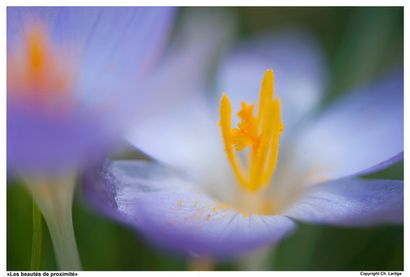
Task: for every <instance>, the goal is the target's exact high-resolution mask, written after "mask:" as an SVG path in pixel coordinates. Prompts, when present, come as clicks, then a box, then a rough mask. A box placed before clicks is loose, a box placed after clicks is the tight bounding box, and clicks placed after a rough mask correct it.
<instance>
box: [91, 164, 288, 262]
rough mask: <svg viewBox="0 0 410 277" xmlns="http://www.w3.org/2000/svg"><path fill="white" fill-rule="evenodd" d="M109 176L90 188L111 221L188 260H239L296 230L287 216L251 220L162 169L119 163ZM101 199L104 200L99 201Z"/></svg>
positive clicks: (107, 172) (110, 168) (109, 169)
mask: <svg viewBox="0 0 410 277" xmlns="http://www.w3.org/2000/svg"><path fill="white" fill-rule="evenodd" d="M103 176H104V178H103V180H101V182H96V181H95V179H92V178H91V179H90V178H89V179H88V180H87V182H86V190H87V191H88V195H91V197H93V198H94V201H93V202H94V203H97V206H98V207H99V209H102V210H103V212H105V213H106V214H107V207H110V208H109V210H110V212H109V214H110V215H111V216H114V217H115V218H116V219H118V218H120V220H121V221H122V222H126V223H128V224H130V225H131V226H132V227H134V228H136V229H137V230H139V231H140V232H142V233H143V234H144V235H145V236H146V237H148V238H149V239H151V240H153V241H154V242H155V243H156V244H158V245H160V246H162V247H165V248H168V249H171V250H176V251H179V252H182V253H185V254H191V255H200V256H207V257H209V256H218V257H227V256H231V255H238V254H240V253H241V252H244V251H249V250H252V249H255V248H257V247H263V246H268V245H271V244H274V243H277V242H278V241H279V240H281V239H283V238H284V237H285V236H286V235H288V234H290V233H291V232H292V231H293V230H294V228H295V225H294V223H293V222H292V221H291V220H289V219H287V218H286V217H283V216H261V215H249V216H247V215H243V214H241V213H239V212H237V211H235V210H233V209H230V208H226V207H223V206H221V205H220V203H218V202H217V201H216V200H214V199H212V198H211V197H210V196H208V195H207V194H206V193H205V192H204V191H201V189H200V187H198V185H197V184H193V183H191V181H190V180H189V179H187V178H185V177H184V176H182V175H181V174H178V173H176V172H174V171H171V170H170V169H167V168H164V167H162V166H160V165H158V164H153V163H148V162H144V161H116V162H112V163H110V164H108V166H107V167H106V168H105V170H104V172H103ZM96 194H98V195H104V197H101V198H99V200H97V201H95V198H96ZM107 195H108V196H107ZM107 199H111V200H109V201H107ZM112 200H114V201H112ZM113 202H114V204H113Z"/></svg>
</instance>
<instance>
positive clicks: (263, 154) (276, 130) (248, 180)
mask: <svg viewBox="0 0 410 277" xmlns="http://www.w3.org/2000/svg"><path fill="white" fill-rule="evenodd" d="M273 84H274V76H273V71H272V70H271V69H268V70H266V72H265V76H264V78H263V81H262V85H261V89H260V96H259V97H260V99H259V105H258V111H257V113H256V114H255V113H254V107H255V106H254V104H247V103H245V102H242V103H241V110H240V111H239V112H238V113H237V115H238V117H239V119H240V121H239V123H238V126H237V127H236V128H232V119H231V117H232V115H231V114H232V106H231V102H230V100H229V98H228V96H227V95H226V94H224V95H223V96H222V98H221V103H220V116H221V117H220V122H219V125H220V127H221V130H222V137H223V142H224V146H225V151H226V154H227V156H228V160H229V162H230V164H231V167H232V169H233V172H234V174H235V177H236V179H237V181H238V183H239V184H240V186H241V187H243V188H245V189H247V190H248V191H251V192H256V191H258V190H259V189H260V188H262V187H264V186H265V185H266V184H268V182H269V180H270V178H271V176H272V175H273V173H274V172H275V169H276V164H277V158H278V152H279V151H278V150H279V137H280V135H281V133H282V131H283V128H284V125H283V123H282V120H281V116H280V105H281V102H280V100H279V98H278V97H274V96H273V87H274V85H273ZM247 148H249V149H250V151H249V153H248V156H247V159H246V161H245V162H243V161H241V160H240V159H239V157H238V153H237V152H240V151H243V150H245V149H247Z"/></svg>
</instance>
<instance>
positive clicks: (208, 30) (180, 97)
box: [127, 13, 232, 176]
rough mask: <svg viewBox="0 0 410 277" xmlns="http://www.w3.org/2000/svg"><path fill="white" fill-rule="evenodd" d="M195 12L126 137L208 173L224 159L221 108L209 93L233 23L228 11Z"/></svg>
mask: <svg viewBox="0 0 410 277" xmlns="http://www.w3.org/2000/svg"><path fill="white" fill-rule="evenodd" d="M194 15H195V16H194ZM194 15H190V14H188V16H189V17H188V18H187V19H186V20H185V21H183V22H182V29H181V30H180V33H179V34H177V37H176V38H175V44H174V45H173V47H171V48H170V49H169V52H168V53H166V54H167V55H166V57H167V59H166V60H165V61H164V62H163V63H162V64H161V65H160V66H159V68H158V70H157V71H156V72H155V73H154V74H153V76H152V78H151V80H152V82H149V83H148V84H147V86H146V87H145V91H147V93H146V94H144V95H143V99H144V102H141V104H142V105H137V106H136V109H137V110H138V114H137V118H136V120H135V122H134V124H133V129H132V130H131V131H130V132H129V134H128V136H127V139H128V141H129V142H130V143H131V144H132V145H134V146H136V147H137V148H138V149H141V150H142V151H144V152H145V153H146V154H148V155H149V156H151V157H153V158H154V159H157V160H159V161H161V162H164V163H167V164H169V165H172V166H174V167H177V168H182V169H184V170H186V171H189V172H194V173H193V174H201V175H203V176H204V175H209V172H212V171H213V169H215V168H221V167H223V165H220V163H219V162H220V161H221V162H222V163H223V162H224V161H225V157H224V152H223V146H222V145H221V141H222V140H221V137H220V131H219V127H218V118H217V116H218V113H217V112H215V113H213V112H212V111H211V109H210V105H209V103H208V100H207V97H208V96H207V95H206V94H207V92H208V91H209V89H208V87H207V86H208V83H207V81H208V77H209V75H208V72H209V70H210V68H211V66H212V64H213V62H214V61H216V58H217V54H218V52H219V51H220V49H221V47H223V46H224V45H225V44H226V43H227V42H228V41H229V37H230V30H231V25H232V22H231V20H230V19H229V16H225V13H222V14H213V13H212V14H210V15H212V16H208V17H207V16H205V15H206V14H201V13H195V14H194ZM228 15H229V14H228Z"/></svg>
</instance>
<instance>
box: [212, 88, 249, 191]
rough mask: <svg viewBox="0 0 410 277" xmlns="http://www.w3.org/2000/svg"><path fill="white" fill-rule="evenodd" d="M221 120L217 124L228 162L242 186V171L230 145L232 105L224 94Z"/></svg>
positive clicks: (244, 184) (243, 182) (243, 178)
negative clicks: (220, 131) (219, 127)
mask: <svg viewBox="0 0 410 277" xmlns="http://www.w3.org/2000/svg"><path fill="white" fill-rule="evenodd" d="M220 113H221V114H220V115H221V120H220V122H219V125H220V126H221V130H222V137H223V140H224V145H225V151H226V154H227V156H228V159H229V162H230V163H231V166H232V169H233V171H234V174H235V176H236V178H237V180H238V182H239V183H240V184H241V185H242V186H246V181H245V177H244V176H243V173H242V172H243V171H242V168H241V166H240V165H239V162H238V159H237V157H236V155H235V152H234V149H233V147H232V144H233V141H232V136H231V133H232V132H231V130H232V119H231V115H232V106H231V102H230V101H229V98H228V96H227V95H226V94H224V95H223V96H222V99H221V109H220Z"/></svg>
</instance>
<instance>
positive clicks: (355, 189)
mask: <svg viewBox="0 0 410 277" xmlns="http://www.w3.org/2000/svg"><path fill="white" fill-rule="evenodd" d="M285 214H286V215H287V216H289V217H291V218H294V219H297V220H301V221H305V222H309V223H320V224H331V225H338V226H369V225H374V224H383V223H403V181H398V180H361V179H339V180H336V181H330V182H326V183H323V184H319V185H317V186H314V187H313V188H311V189H310V190H309V191H307V192H305V194H304V195H303V196H302V198H301V199H300V200H298V201H297V203H295V204H294V206H293V207H292V208H290V209H289V210H288V211H287V212H286V213H285Z"/></svg>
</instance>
